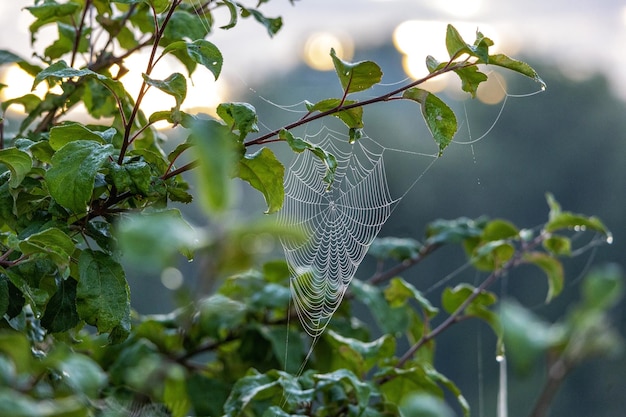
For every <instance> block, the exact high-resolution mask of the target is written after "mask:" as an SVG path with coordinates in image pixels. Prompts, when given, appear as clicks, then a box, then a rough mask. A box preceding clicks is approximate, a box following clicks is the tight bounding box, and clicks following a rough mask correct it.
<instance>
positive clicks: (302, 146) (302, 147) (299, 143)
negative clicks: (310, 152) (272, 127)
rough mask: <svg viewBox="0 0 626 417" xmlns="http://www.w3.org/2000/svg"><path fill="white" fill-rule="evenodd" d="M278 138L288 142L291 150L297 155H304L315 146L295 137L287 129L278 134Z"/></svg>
mask: <svg viewBox="0 0 626 417" xmlns="http://www.w3.org/2000/svg"><path fill="white" fill-rule="evenodd" d="M278 138H279V139H280V140H284V141H286V142H287V144H288V145H289V147H290V148H291V150H292V151H294V152H295V153H302V152H304V151H306V150H307V149H311V148H312V147H313V146H314V145H313V144H312V143H310V142H307V141H305V140H303V139H302V138H297V137H295V136H294V135H293V134H292V133H291V132H290V131H288V130H285V129H281V130H280V132H278Z"/></svg>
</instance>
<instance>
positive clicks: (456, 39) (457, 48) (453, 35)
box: [446, 25, 470, 59]
mask: <svg viewBox="0 0 626 417" xmlns="http://www.w3.org/2000/svg"><path fill="white" fill-rule="evenodd" d="M446 49H447V50H448V55H449V56H450V59H456V58H458V57H459V56H460V55H461V54H463V53H470V49H469V47H468V45H467V43H466V42H465V41H464V40H463V38H462V37H461V34H460V33H459V31H458V30H457V29H456V28H455V27H454V26H452V25H448V27H447V29H446Z"/></svg>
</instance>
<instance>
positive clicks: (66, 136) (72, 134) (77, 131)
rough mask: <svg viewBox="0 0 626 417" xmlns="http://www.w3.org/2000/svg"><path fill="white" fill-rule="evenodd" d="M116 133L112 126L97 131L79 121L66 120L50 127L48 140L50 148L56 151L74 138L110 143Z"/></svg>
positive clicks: (74, 139)
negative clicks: (66, 121)
mask: <svg viewBox="0 0 626 417" xmlns="http://www.w3.org/2000/svg"><path fill="white" fill-rule="evenodd" d="M116 133H117V130H116V129H115V128H113V127H110V128H108V129H106V130H104V131H97V130H91V129H89V128H88V127H87V126H85V125H83V124H81V123H77V122H68V123H64V124H62V125H58V126H54V127H53V128H52V129H50V139H49V142H50V146H51V147H52V149H54V150H55V151H58V150H59V149H61V148H62V147H63V146H65V145H66V144H67V143H69V142H73V141H76V140H91V141H94V142H98V143H101V144H106V143H111V142H112V141H113V137H114V136H115V135H116Z"/></svg>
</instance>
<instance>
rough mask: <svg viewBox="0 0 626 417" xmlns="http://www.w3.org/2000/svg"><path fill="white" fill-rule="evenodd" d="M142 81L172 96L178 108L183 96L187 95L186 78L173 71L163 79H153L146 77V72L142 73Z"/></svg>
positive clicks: (183, 98)
mask: <svg viewBox="0 0 626 417" xmlns="http://www.w3.org/2000/svg"><path fill="white" fill-rule="evenodd" d="M142 76H143V79H144V81H145V82H146V83H147V84H148V85H150V86H152V87H156V88H158V89H159V90H161V91H163V92H164V93H166V94H169V95H170V96H172V97H174V99H175V100H176V108H177V109H179V108H180V106H181V105H182V104H183V101H184V100H185V97H187V79H186V78H185V76H184V75H182V74H180V73H178V72H175V73H174V74H172V75H170V76H169V77H167V78H166V79H164V80H155V79H152V78H150V77H148V76H147V75H146V74H142Z"/></svg>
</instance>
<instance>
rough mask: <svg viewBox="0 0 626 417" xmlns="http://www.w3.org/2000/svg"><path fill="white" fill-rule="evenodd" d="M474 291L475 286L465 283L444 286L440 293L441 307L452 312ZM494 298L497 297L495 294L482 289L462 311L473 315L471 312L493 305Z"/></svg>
mask: <svg viewBox="0 0 626 417" xmlns="http://www.w3.org/2000/svg"><path fill="white" fill-rule="evenodd" d="M475 291H477V289H476V288H474V287H473V286H472V285H470V284H466V283H463V284H459V285H457V286H456V287H454V288H450V287H448V288H446V289H445V290H444V291H443V294H442V295H441V302H442V306H443V309H444V310H445V311H446V312H447V313H449V314H452V313H454V312H455V311H456V310H458V309H459V307H461V305H463V303H465V301H466V300H467V299H468V298H469V297H470V296H472V295H473V294H474V292H475ZM496 300H497V297H496V296H495V294H493V293H492V292H489V291H487V290H482V291H480V293H479V294H478V296H477V297H476V298H475V299H474V300H472V301H471V302H470V303H469V305H468V306H467V307H465V310H464V312H465V313H466V314H469V315H475V314H472V313H474V312H476V311H477V310H479V309H481V308H482V309H484V308H486V307H489V306H491V305H493V304H494V303H495V302H496Z"/></svg>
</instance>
